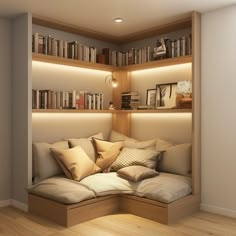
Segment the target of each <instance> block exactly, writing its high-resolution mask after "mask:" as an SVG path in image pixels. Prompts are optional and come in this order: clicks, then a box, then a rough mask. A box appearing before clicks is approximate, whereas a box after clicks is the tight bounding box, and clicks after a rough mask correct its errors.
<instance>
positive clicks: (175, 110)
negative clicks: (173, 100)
mask: <svg viewBox="0 0 236 236" xmlns="http://www.w3.org/2000/svg"><path fill="white" fill-rule="evenodd" d="M117 112H120V113H191V112H192V109H155V110H145V109H144V110H120V111H117Z"/></svg>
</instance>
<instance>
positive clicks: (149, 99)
mask: <svg viewBox="0 0 236 236" xmlns="http://www.w3.org/2000/svg"><path fill="white" fill-rule="evenodd" d="M146 105H147V106H148V107H149V106H150V107H152V108H154V107H155V105H156V89H148V90H147V95H146Z"/></svg>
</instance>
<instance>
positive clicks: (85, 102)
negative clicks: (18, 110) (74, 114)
mask: <svg viewBox="0 0 236 236" xmlns="http://www.w3.org/2000/svg"><path fill="white" fill-rule="evenodd" d="M32 109H89V110H102V109H103V94H102V93H89V92H87V91H76V90H72V91H52V90H49V89H48V90H35V89H33V90H32Z"/></svg>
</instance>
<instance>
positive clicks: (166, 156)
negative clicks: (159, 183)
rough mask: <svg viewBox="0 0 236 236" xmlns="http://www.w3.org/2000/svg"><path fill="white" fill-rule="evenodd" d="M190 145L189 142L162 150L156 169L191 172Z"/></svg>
mask: <svg viewBox="0 0 236 236" xmlns="http://www.w3.org/2000/svg"><path fill="white" fill-rule="evenodd" d="M191 156H192V145H191V144H190V143H185V144H179V145H175V146H173V147H169V148H167V149H166V151H165V152H163V155H162V157H161V159H160V162H159V163H158V167H157V170H158V171H162V172H169V173H172V174H178V175H186V176H189V175H190V174H191Z"/></svg>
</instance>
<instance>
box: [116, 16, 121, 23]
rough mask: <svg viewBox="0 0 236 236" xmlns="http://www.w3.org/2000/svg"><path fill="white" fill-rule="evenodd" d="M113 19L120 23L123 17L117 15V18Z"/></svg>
mask: <svg viewBox="0 0 236 236" xmlns="http://www.w3.org/2000/svg"><path fill="white" fill-rule="evenodd" d="M114 21H115V22H116V23H121V22H123V19H122V18H120V17H118V18H115V19H114Z"/></svg>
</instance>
